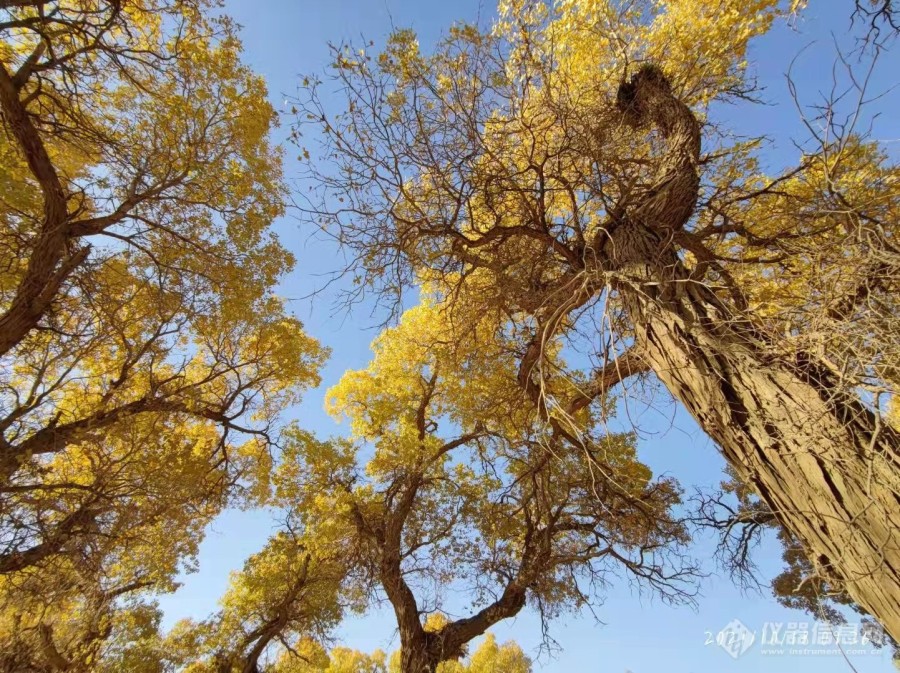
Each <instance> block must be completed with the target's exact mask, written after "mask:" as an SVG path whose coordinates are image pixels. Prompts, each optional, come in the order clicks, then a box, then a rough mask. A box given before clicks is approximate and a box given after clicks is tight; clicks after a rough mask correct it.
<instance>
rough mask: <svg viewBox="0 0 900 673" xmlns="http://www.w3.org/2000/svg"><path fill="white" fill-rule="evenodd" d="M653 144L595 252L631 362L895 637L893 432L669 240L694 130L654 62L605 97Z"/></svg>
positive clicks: (680, 220) (691, 167) (693, 168)
mask: <svg viewBox="0 0 900 673" xmlns="http://www.w3.org/2000/svg"><path fill="white" fill-rule="evenodd" d="M617 106H618V108H619V110H620V111H621V113H622V115H623V119H624V120H625V122H626V123H628V124H629V125H630V126H631V127H633V128H635V130H636V132H654V133H657V134H658V135H659V137H660V139H661V140H662V141H663V143H662V144H663V149H662V150H661V152H660V154H659V156H658V157H657V162H658V163H657V166H658V169H657V171H656V176H655V179H654V181H653V186H652V187H651V188H650V189H648V190H646V191H645V192H644V193H643V194H641V195H640V196H639V197H638V198H636V199H635V198H632V199H630V200H629V201H628V202H627V203H623V204H620V207H619V208H618V209H617V212H616V213H615V214H614V215H613V216H612V217H611V222H610V224H609V226H608V227H607V228H606V230H605V231H604V238H603V240H598V241H597V242H595V250H596V252H597V257H598V259H599V260H600V264H601V265H602V268H603V269H604V271H606V272H608V273H609V274H610V276H611V277H612V278H613V285H614V288H615V289H616V290H617V291H618V293H619V294H620V296H621V298H622V301H623V303H624V305H625V308H626V310H627V311H628V313H629V317H630V319H631V322H632V323H633V324H634V326H635V339H636V345H637V348H638V352H639V354H640V357H641V359H642V360H643V361H645V362H646V363H647V364H649V365H650V366H651V367H652V369H653V370H654V371H655V372H656V374H657V376H658V377H659V378H660V380H661V381H662V382H663V383H664V384H665V386H666V387H667V388H668V390H669V391H670V392H671V393H672V395H673V396H674V397H675V398H677V399H678V400H679V401H680V402H681V403H682V404H683V405H684V406H685V408H686V409H687V410H688V411H689V412H690V413H691V415H692V416H693V417H694V418H695V419H696V421H697V422H698V424H699V425H700V427H702V428H703V430H704V431H705V432H706V433H707V434H709V436H710V437H712V438H713V439H714V440H715V441H716V443H717V444H718V445H719V447H720V449H721V452H722V454H723V455H724V457H725V458H726V459H727V460H728V462H729V463H730V464H731V465H733V466H734V468H735V469H736V470H737V472H738V474H739V476H740V477H741V478H742V479H744V480H745V481H747V482H748V483H750V484H752V485H753V487H754V488H755V489H756V491H757V492H758V493H759V495H760V496H761V497H762V499H763V500H764V501H765V502H766V503H767V504H768V505H769V507H771V509H772V511H773V512H774V513H775V514H776V515H777V517H778V520H779V522H780V523H781V524H782V525H783V526H784V527H785V528H786V529H787V530H788V531H790V532H791V533H792V534H793V535H794V536H795V537H796V538H798V539H799V540H801V541H802V543H803V545H804V547H805V549H806V551H807V553H808V554H809V556H810V558H811V560H812V561H813V563H814V564H815V566H816V567H817V569H818V570H819V571H820V572H822V573H823V575H825V576H826V577H829V578H830V579H831V580H832V581H836V582H838V583H839V584H840V585H841V586H843V587H845V588H846V590H847V592H848V593H849V594H850V595H851V596H852V597H853V599H854V600H855V601H856V602H857V603H858V604H859V605H860V606H861V607H862V608H864V609H865V610H866V611H867V612H869V613H870V614H872V615H873V616H874V617H875V618H876V619H878V620H879V621H880V622H881V623H882V625H883V626H884V627H885V629H886V630H887V631H888V632H889V633H890V634H891V635H892V636H893V637H894V638H895V639H900V496H898V493H900V476H898V475H900V469H898V468H900V433H898V432H896V431H895V430H894V429H893V428H891V427H889V426H885V425H883V424H881V423H880V422H879V420H878V419H877V418H876V416H875V415H874V414H873V413H872V412H871V411H870V410H869V409H868V408H867V407H865V405H864V404H862V403H861V402H860V401H859V400H858V399H857V398H856V397H855V396H854V395H853V394H852V392H847V391H844V390H842V389H841V387H840V386H839V385H838V382H837V381H836V380H835V378H834V377H833V376H832V375H831V374H830V372H829V370H828V369H827V368H826V367H825V366H824V364H822V363H820V362H819V361H817V359H816V358H815V357H814V356H812V355H810V354H807V353H795V354H794V355H793V356H790V357H788V356H782V355H778V354H777V352H776V349H775V348H774V347H773V341H772V340H771V338H770V337H768V336H767V335H766V334H764V333H763V332H762V331H761V330H759V329H757V328H756V327H755V326H754V325H753V324H752V322H751V321H750V320H749V319H748V318H747V317H746V316H744V315H741V314H740V312H739V311H737V310H736V309H732V308H731V307H729V306H727V305H725V304H724V303H723V302H722V301H721V300H720V299H719V297H718V296H717V295H716V294H715V293H714V292H713V291H712V290H711V289H710V288H709V287H707V286H706V285H704V284H703V283H702V282H698V281H697V280H696V279H691V278H690V276H689V273H688V270H687V269H686V268H685V266H684V265H683V264H682V262H681V261H680V259H679V257H678V254H677V250H676V248H675V246H674V242H673V234H674V233H675V232H678V230H680V229H681V228H682V227H683V226H684V225H685V224H686V222H687V221H688V219H689V218H690V215H691V212H692V210H693V208H694V206H695V204H696V200H697V195H698V188H699V178H698V171H697V162H698V159H699V156H700V124H699V122H698V121H697V119H696V118H695V117H694V115H693V114H692V112H691V110H690V109H689V108H688V107H687V106H686V105H685V104H684V103H682V102H681V101H679V100H678V99H677V97H676V95H675V94H674V93H673V91H672V89H671V86H670V85H669V82H668V80H667V79H666V77H665V76H664V74H663V73H662V72H661V71H660V70H659V69H658V68H656V67H654V66H645V67H643V68H641V69H640V70H639V71H638V72H637V73H636V74H635V75H634V76H633V77H632V78H631V80H630V81H627V82H623V84H622V85H621V86H620V89H619V92H618V98H617Z"/></svg>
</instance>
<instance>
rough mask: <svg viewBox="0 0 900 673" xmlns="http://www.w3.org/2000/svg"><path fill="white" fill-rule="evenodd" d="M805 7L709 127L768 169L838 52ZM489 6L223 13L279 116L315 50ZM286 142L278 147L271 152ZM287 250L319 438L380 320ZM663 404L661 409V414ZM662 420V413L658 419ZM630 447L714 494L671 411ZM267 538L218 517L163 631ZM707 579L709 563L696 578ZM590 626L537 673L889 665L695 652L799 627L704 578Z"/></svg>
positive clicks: (437, 25) (365, 638) (290, 158)
mask: <svg viewBox="0 0 900 673" xmlns="http://www.w3.org/2000/svg"><path fill="white" fill-rule="evenodd" d="M810 4H811V5H812V7H811V8H810V9H809V10H807V12H805V13H804V15H803V17H802V19H801V20H800V21H799V22H798V23H797V24H796V25H795V26H793V27H788V26H787V25H783V24H782V25H779V26H777V27H776V28H775V29H774V30H773V31H772V32H771V33H770V34H769V35H767V36H765V37H764V38H761V39H759V40H758V41H757V42H755V43H753V45H752V47H751V50H750V55H749V60H750V63H751V67H752V69H753V71H755V72H756V73H757V74H758V77H759V83H760V85H761V86H762V87H763V90H762V97H763V98H764V100H765V101H766V104H764V105H750V104H740V105H736V106H724V107H721V108H719V109H717V110H715V111H714V117H715V118H717V119H718V120H720V121H723V122H724V123H725V124H727V126H729V127H730V128H732V129H734V130H736V131H737V132H739V133H741V134H743V135H748V136H754V135H766V136H768V137H770V138H771V139H772V144H771V146H770V147H769V149H768V150H767V159H768V161H769V162H771V164H772V165H773V166H778V165H784V164H787V163H789V162H794V161H796V159H797V157H798V154H799V151H798V150H797V148H796V147H795V146H794V144H793V142H792V141H794V140H796V141H802V140H804V139H805V138H806V137H807V135H806V133H805V131H804V129H803V128H802V125H801V123H800V117H799V114H798V112H797V110H796V108H795V107H794V103H793V101H792V100H791V98H790V96H789V95H788V87H787V83H786V78H785V71H786V70H787V68H788V64H789V63H790V62H791V60H792V59H793V58H794V57H795V56H797V55H798V53H799V52H800V51H801V50H802V49H804V47H806V49H805V50H804V51H803V53H802V54H800V56H799V57H798V59H797V61H796V62H795V64H794V66H793V70H792V72H793V76H794V79H795V80H796V82H797V84H798V86H799V90H800V93H801V97H802V98H803V99H804V101H806V102H808V103H813V102H815V101H816V98H817V96H818V94H819V92H822V91H827V90H828V89H829V88H830V78H831V68H832V63H833V61H834V56H835V51H834V47H835V40H836V41H837V42H838V43H843V44H845V45H847V44H850V43H849V42H848V38H847V35H846V33H847V31H848V28H849V15H850V11H851V9H852V2H851V0H818V1H817V0H811V2H810ZM494 11H495V8H494V5H493V4H492V2H490V1H489V0H484V2H479V0H444V1H438V0H418V1H416V0H321V1H318V2H310V1H308V0H226V12H227V13H228V14H230V15H231V16H233V17H234V18H235V19H236V20H237V21H238V23H240V24H241V25H242V26H243V33H242V36H243V40H244V45H245V60H246V61H247V62H248V63H249V64H250V65H251V66H252V67H253V68H254V69H255V70H256V71H257V72H259V73H261V74H262V75H264V76H265V77H266V79H267V81H268V85H269V91H270V94H271V98H272V102H273V104H274V105H275V106H276V108H277V109H279V110H284V109H286V107H285V98H286V96H289V95H290V94H292V93H293V92H294V91H296V88H297V83H298V82H299V81H300V80H301V79H302V76H303V75H305V74H321V73H322V72H323V70H324V68H325V66H326V65H327V63H328V61H329V56H328V47H327V43H328V42H329V41H331V42H341V41H345V40H351V41H362V40H363V39H364V40H365V41H368V40H370V39H371V40H374V41H375V42H376V45H378V44H383V42H384V38H385V37H386V36H387V34H388V32H389V31H390V30H391V27H392V26H395V27H411V28H413V29H414V30H416V31H417V33H418V34H419V40H420V43H421V45H422V48H423V50H426V51H427V50H428V49H429V47H430V45H431V44H433V42H434V40H435V39H436V38H438V37H439V36H440V35H441V33H442V32H445V31H446V30H447V27H448V26H449V25H450V24H451V23H452V22H454V21H459V20H464V21H469V22H478V23H480V24H482V25H488V24H489V23H490V21H491V19H492V17H493V16H494ZM894 52H895V53H893V54H887V55H886V56H885V57H884V58H883V59H882V61H881V63H880V66H879V68H878V69H877V70H876V73H875V77H874V78H873V80H872V84H871V91H873V92H881V91H884V90H885V89H887V88H888V87H889V86H890V84H891V83H892V82H894V81H897V80H898V78H897V70H898V66H900V59H898V58H897V55H898V53H900V50H898V49H895V50H894ZM898 109H900V96H898V93H897V92H890V93H888V94H887V96H886V97H884V98H883V99H881V100H879V101H878V102H877V103H875V104H874V106H873V107H872V108H871V111H872V112H876V111H881V112H883V115H882V116H881V117H879V118H878V119H876V123H875V126H874V136H875V137H876V138H878V139H879V140H882V141H884V142H886V143H888V147H889V151H890V152H891V153H892V154H894V155H896V153H897V152H898V149H900V142H898V139H900V120H898V115H897V113H896V110H898ZM285 135H286V128H285V127H284V126H283V127H282V128H280V129H278V130H277V131H276V137H275V139H276V140H277V141H279V142H280V141H282V140H283V139H284V137H285ZM295 154H296V151H295V150H294V149H293V148H290V147H288V152H287V164H288V165H287V171H288V175H289V176H290V175H292V174H296V173H297V170H296V168H297V164H296V162H295V157H294V155H295ZM276 227H277V230H278V232H279V234H280V236H281V237H282V239H283V241H284V242H285V243H286V245H287V246H288V247H289V248H290V249H292V250H293V251H294V252H295V254H296V255H297V258H298V264H297V269H296V271H295V272H294V273H293V274H291V275H290V277H288V278H287V279H286V280H285V282H284V283H283V284H282V287H281V292H282V294H283V295H284V296H285V297H288V298H290V299H291V300H292V302H291V306H292V307H293V310H294V312H295V313H296V314H297V315H298V316H299V317H300V318H301V319H302V320H303V321H304V323H305V325H306V327H307V330H308V331H309V332H310V333H311V334H312V335H313V336H315V337H316V338H318V339H319V340H320V341H322V342H323V343H324V344H327V345H328V346H330V347H331V348H332V357H331V359H330V361H329V363H328V365H327V366H326V367H325V369H324V371H323V384H322V386H321V387H320V388H319V389H316V390H314V391H311V392H310V393H309V394H308V395H307V396H306V399H305V401H304V402H303V404H302V405H300V406H299V407H298V408H297V409H295V410H294V416H295V417H296V419H298V420H299V422H300V423H301V424H302V425H303V426H304V427H305V428H307V429H310V430H313V431H315V432H316V433H317V434H319V435H320V436H327V435H331V434H335V433H339V432H341V431H342V428H341V427H340V426H337V425H335V423H334V422H333V421H332V420H331V419H330V418H329V417H328V416H327V415H326V414H325V413H324V411H323V410H322V403H323V399H324V393H325V390H327V388H328V387H330V386H331V385H333V384H335V383H336V382H337V380H338V379H339V378H340V376H341V374H342V373H343V372H344V371H345V370H347V369H349V368H358V367H363V366H365V365H366V363H367V361H368V359H369V357H370V351H369V348H368V346H369V343H370V341H371V340H372V338H373V337H374V336H375V334H376V331H375V329H374V326H375V324H376V323H377V320H376V319H374V318H373V317H372V314H371V309H370V307H367V306H359V307H357V308H356V309H354V310H353V312H351V313H350V314H347V313H346V312H345V311H343V310H341V309H340V308H338V307H336V306H335V305H334V299H335V296H336V294H335V292H336V289H337V288H335V287H331V288H327V289H325V290H324V291H323V292H322V293H321V294H320V295H319V296H318V297H317V298H316V299H315V300H314V301H310V300H309V299H305V297H307V296H308V295H309V294H310V293H311V292H312V291H313V290H316V289H319V288H322V287H323V286H324V285H325V282H326V280H327V274H328V273H329V272H333V271H335V270H336V269H338V268H340V267H341V266H342V258H341V256H340V251H339V250H338V249H337V248H336V247H335V245H334V244H333V243H332V242H331V241H328V240H324V239H322V238H321V237H317V236H316V235H315V233H314V232H312V231H309V230H306V229H305V228H304V227H303V226H301V225H300V224H298V220H297V219H296V218H294V217H291V216H288V217H286V218H284V219H283V220H282V221H279V222H278V223H277V224H276ZM659 402H662V400H659ZM657 406H658V407H659V405H657ZM642 425H643V430H644V432H643V434H642V436H641V439H640V444H639V447H640V453H641V456H642V458H643V459H644V460H645V461H646V462H647V463H648V464H649V465H650V467H651V468H653V469H654V471H655V472H657V473H667V474H672V475H674V476H676V477H677V478H678V479H679V480H680V481H681V482H682V484H683V485H684V486H685V488H686V489H687V490H688V491H690V490H692V488H693V487H694V486H701V487H706V488H714V487H715V486H716V485H717V484H718V483H719V481H720V480H721V479H722V467H723V465H724V463H723V461H722V459H721V458H720V457H719V455H718V453H717V452H716V449H715V446H714V445H713V444H712V442H711V441H710V440H709V439H707V438H706V436H705V435H704V434H703V433H702V432H701V431H700V430H699V429H698V428H697V426H696V425H695V423H694V422H693V420H692V419H690V418H689V417H688V416H687V415H686V414H685V413H684V412H682V411H681V410H679V409H677V408H676V407H675V405H674V404H670V405H662V406H661V407H660V409H659V410H657V411H647V412H646V413H645V416H644V418H642ZM276 526H277V522H276V520H275V518H274V517H273V516H272V514H271V513H269V512H265V511H251V512H236V511H229V512H226V513H225V514H223V515H222V516H221V517H220V518H219V519H218V520H217V521H216V522H215V524H214V525H213V526H212V527H211V529H210V531H209V533H208V535H207V538H206V540H205V541H204V543H203V545H202V547H201V553H200V558H199V571H198V572H196V573H193V574H190V575H187V576H185V577H184V578H182V581H183V586H182V588H181V589H180V590H179V591H178V592H176V593H175V594H174V595H172V596H165V597H163V598H162V599H161V600H160V603H161V605H162V607H163V609H164V611H165V624H166V625H167V626H168V625H171V624H172V623H173V622H174V621H176V620H177V619H180V618H183V617H193V618H198V619H202V618H204V617H206V616H207V615H209V614H210V613H212V612H213V611H215V610H216V607H217V600H218V598H219V597H220V596H221V595H222V593H223V592H224V590H225V588H226V586H227V582H228V575H229V573H230V572H231V571H232V570H236V569H238V568H240V567H241V565H242V563H243V561H244V559H245V558H246V557H247V556H249V555H250V554H252V553H253V552H255V551H257V550H259V549H260V548H261V547H262V546H263V544H264V543H265V541H266V539H267V538H268V537H269V535H271V534H272V533H273V532H274V530H275V529H276ZM712 550H713V545H712V543H711V541H709V540H707V541H701V542H700V543H699V544H698V545H697V548H696V550H695V553H696V554H697V555H698V556H699V557H701V558H707V559H709V556H710V554H711V552H712ZM757 560H758V562H759V564H760V567H761V571H762V575H763V576H764V577H767V578H771V577H773V576H774V575H775V574H777V573H778V572H779V571H780V569H781V562H780V558H779V549H778V546H777V545H776V544H774V543H772V544H768V545H764V546H763V548H761V549H760V550H759V554H758V559H757ZM706 568H707V570H709V571H715V570H716V568H715V564H714V562H713V561H712V560H711V559H709V560H708V561H707V562H706ZM596 617H597V618H599V619H600V620H601V621H602V623H598V621H597V620H596V619H595V617H594V616H591V615H590V614H583V615H568V616H564V617H563V618H561V619H559V620H556V621H555V622H553V623H552V625H551V635H552V636H553V637H554V638H555V640H556V641H557V642H558V644H559V646H560V648H561V649H560V650H559V651H558V652H557V653H555V654H554V655H553V656H546V655H543V656H541V657H540V658H539V659H538V660H537V661H536V664H535V670H536V671H542V672H546V673H564V672H566V673H567V672H579V673H582V672H583V673H595V672H596V673H625V672H627V671H630V672H632V673H662V672H665V673H719V672H731V671H734V672H735V673H737V672H749V671H768V672H771V673H782V672H785V673H787V672H790V673H808V672H809V673H812V672H816V673H839V672H848V671H852V670H854V668H855V670H856V671H858V672H859V673H887V672H888V671H892V670H893V667H892V665H891V663H890V655H889V653H887V652H882V653H880V654H875V655H872V654H867V655H858V656H850V657H849V662H851V663H852V668H851V665H850V663H848V661H845V660H844V659H843V658H842V657H841V656H839V655H819V656H809V655H807V656H802V655H800V656H788V655H775V656H773V655H763V654H761V653H760V647H759V646H758V644H755V645H754V646H753V647H751V648H750V650H749V651H748V652H746V653H745V654H744V655H743V656H741V657H740V658H739V659H737V660H733V659H732V658H730V657H729V656H728V655H727V654H726V653H725V652H724V651H722V650H721V649H719V648H718V647H716V646H715V645H707V644H705V641H706V640H707V632H712V634H715V633H717V632H718V631H719V630H720V629H721V628H722V627H723V626H725V625H726V624H727V623H729V622H730V621H731V620H733V619H739V620H740V621H741V622H743V623H744V624H746V625H747V627H749V628H750V629H751V630H755V631H756V633H757V638H758V637H759V634H760V631H761V629H762V628H763V625H764V623H766V622H783V623H784V624H785V626H786V627H787V626H788V623H790V622H810V621H811V618H810V617H809V616H808V615H805V614H804V613H801V612H797V611H790V610H786V609H784V608H782V607H781V606H779V605H778V604H777V603H776V602H775V600H774V599H773V598H771V597H770V595H769V594H768V592H767V590H766V589H765V588H764V589H763V590H762V592H761V593H742V592H741V591H740V590H739V589H737V588H736V587H735V586H734V585H733V584H732V583H731V581H730V580H729V579H728V578H727V577H723V576H716V575H713V576H710V577H709V578H708V579H706V580H704V581H703V582H702V585H701V595H700V596H699V597H698V600H697V606H696V608H695V609H692V608H690V607H684V606H681V607H668V606H665V605H662V604H660V603H659V602H658V601H654V600H652V599H650V598H649V597H648V596H641V595H639V594H637V593H635V592H634V591H633V590H632V588H631V587H630V586H629V585H628V584H627V583H622V584H621V585H619V586H613V587H612V588H611V589H610V590H609V592H608V593H607V594H606V596H605V601H604V604H603V605H602V606H601V607H600V608H599V609H598V610H597V611H596ZM494 632H495V633H496V634H497V636H498V638H499V639H500V640H506V639H515V640H516V641H517V642H518V643H519V644H520V645H521V646H522V647H523V648H524V649H525V651H526V652H527V653H529V654H531V655H533V656H534V655H536V654H537V648H538V646H539V644H540V641H541V631H540V624H539V621H538V619H537V617H536V616H535V615H534V614H532V613H529V612H528V611H527V609H526V611H525V612H523V613H522V614H521V615H520V616H519V617H518V618H517V619H515V620H513V621H509V622H507V623H504V624H502V625H500V626H499V627H497V628H495V629H494ZM337 640H338V641H339V642H340V643H341V644H343V645H346V646H349V647H354V648H357V649H360V650H363V651H372V650H374V649H376V648H381V649H384V650H387V651H390V650H393V649H396V648H397V647H398V644H399V643H398V639H397V637H396V627H395V623H394V619H393V614H392V613H391V612H390V611H389V610H386V609H381V610H373V611H372V612H370V613H369V614H368V615H366V616H363V617H353V618H350V619H348V620H347V621H346V622H345V624H344V625H343V626H342V627H341V629H340V631H339V633H338V634H337Z"/></svg>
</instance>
